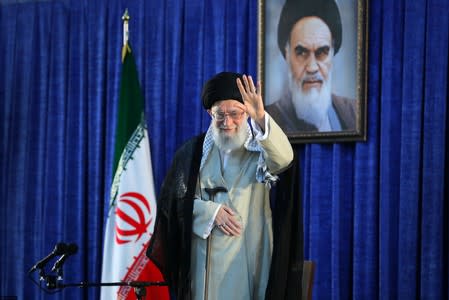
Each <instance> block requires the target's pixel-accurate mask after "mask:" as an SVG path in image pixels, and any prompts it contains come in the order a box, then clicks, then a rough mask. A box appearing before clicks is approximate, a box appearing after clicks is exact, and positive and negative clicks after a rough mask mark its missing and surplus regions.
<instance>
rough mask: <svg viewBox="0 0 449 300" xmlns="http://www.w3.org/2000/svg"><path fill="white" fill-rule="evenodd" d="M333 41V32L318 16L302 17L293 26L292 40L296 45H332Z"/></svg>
mask: <svg viewBox="0 0 449 300" xmlns="http://www.w3.org/2000/svg"><path fill="white" fill-rule="evenodd" d="M331 41H332V34H331V31H330V29H329V27H328V26H327V24H326V23H324V21H323V20H321V19H320V18H318V17H305V18H302V19H300V20H299V21H298V22H296V23H295V25H294V26H293V28H292V31H291V35H290V42H291V44H292V46H294V47H296V46H297V45H298V44H300V45H301V46H303V47H311V46H317V47H321V46H324V45H328V46H331Z"/></svg>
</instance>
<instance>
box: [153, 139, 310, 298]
mask: <svg viewBox="0 0 449 300" xmlns="http://www.w3.org/2000/svg"><path fill="white" fill-rule="evenodd" d="M204 136H205V135H204V134H202V135H200V136H197V137H195V138H193V139H191V140H189V141H187V142H186V143H185V144H184V145H182V146H181V147H180V148H179V150H178V151H177V152H176V154H175V157H174V159H173V162H172V166H171V168H170V169H169V171H168V173H167V175H166V177H165V179H164V182H163V184H162V187H161V192H160V196H159V198H158V203H157V218H156V225H155V228H154V233H153V236H152V238H151V241H150V245H149V247H148V249H147V256H148V257H149V258H150V259H151V260H152V261H153V262H154V263H155V264H156V266H157V267H158V268H159V269H160V271H161V272H162V274H163V275H164V279H165V280H166V281H167V283H168V285H169V288H170V292H171V293H172V294H174V295H176V299H177V300H184V299H185V300H190V299H191V298H192V297H191V270H190V254H191V238H192V213H193V199H194V196H195V188H196V184H197V180H198V173H199V168H200V163H201V155H202V149H203V141H204ZM292 165H293V166H292V167H290V168H289V169H288V170H286V171H285V172H284V173H282V174H281V175H280V181H279V182H278V183H277V185H276V187H275V188H274V190H273V191H272V193H273V196H274V197H273V198H274V199H275V201H272V211H273V256H272V260H271V268H270V275H269V281H268V286H267V290H266V294H265V299H267V300H268V299H273V300H274V299H276V300H278V299H292V300H293V299H295V300H297V299H300V298H301V279H302V264H303V226H302V210H301V207H302V205H301V198H300V193H299V188H298V186H299V180H298V179H299V172H298V168H299V166H298V162H297V159H296V157H295V159H294V160H293V162H292ZM273 198H272V199H273ZM248 300H250V299H248Z"/></svg>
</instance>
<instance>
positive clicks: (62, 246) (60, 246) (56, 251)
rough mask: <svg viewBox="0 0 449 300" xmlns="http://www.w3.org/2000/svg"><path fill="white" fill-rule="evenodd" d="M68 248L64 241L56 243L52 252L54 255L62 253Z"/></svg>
mask: <svg viewBox="0 0 449 300" xmlns="http://www.w3.org/2000/svg"><path fill="white" fill-rule="evenodd" d="M67 249H68V246H67V244H66V243H57V244H56V246H55V249H53V252H52V253H53V254H54V255H62V254H64V253H66V251H67Z"/></svg>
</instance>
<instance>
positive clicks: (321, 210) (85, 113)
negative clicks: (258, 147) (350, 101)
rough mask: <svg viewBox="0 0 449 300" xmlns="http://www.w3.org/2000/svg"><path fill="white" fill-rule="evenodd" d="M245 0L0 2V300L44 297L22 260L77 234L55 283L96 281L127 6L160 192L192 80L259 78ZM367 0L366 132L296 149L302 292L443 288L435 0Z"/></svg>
mask: <svg viewBox="0 0 449 300" xmlns="http://www.w3.org/2000/svg"><path fill="white" fill-rule="evenodd" d="M265 1H270V0H265ZM337 2H338V1H337ZM258 7H259V6H258V1H257V0H243V1H234V0H232V1H228V0H226V1H225V0H220V1H208V0H194V1H192V0H189V1H188V0H182V1H175V0H169V1H122V0H120V1H117V0H109V1H105V0H99V1H88V0H76V1H75V0H59V1H58V0H56V1H38V0H36V1H32V0H29V1H1V2H0V28H2V30H1V31H0V41H1V42H0V53H2V55H1V56H0V65H1V68H0V118H1V119H2V121H1V122H0V139H1V140H2V143H1V144H0V196H1V199H0V241H1V242H0V246H1V247H0V266H1V268H0V298H1V297H2V296H17V297H18V299H46V298H47V296H46V295H45V293H44V292H42V291H41V290H40V289H39V288H38V287H37V286H36V285H34V284H33V282H32V280H31V279H30V278H29V276H28V275H27V272H28V270H29V269H30V268H31V266H33V264H34V263H36V262H37V261H38V260H39V259H41V258H42V257H44V256H46V255H47V254H48V253H49V252H50V251H51V250H52V249H53V248H54V246H55V244H56V243H58V242H66V243H71V242H73V243H77V244H78V246H79V251H78V253H77V254H76V255H73V256H71V257H70V258H69V259H68V260H67V261H66V263H65V265H64V283H76V282H81V281H88V282H98V281H100V277H101V274H100V272H101V261H102V259H101V257H102V249H103V239H104V233H103V231H104V224H105V221H106V213H107V210H108V201H109V190H110V185H111V183H112V170H111V166H112V160H113V151H114V149H113V145H114V141H115V137H114V136H113V134H114V132H115V131H114V129H115V125H116V115H117V108H116V107H117V101H118V87H119V79H120V65H121V61H120V59H121V53H120V52H121V46H122V20H121V17H122V15H123V13H124V11H125V8H128V11H129V14H130V16H131V20H130V23H129V24H130V42H131V43H132V45H133V51H134V57H135V58H136V64H137V68H138V74H139V75H140V82H141V85H142V89H143V92H144V98H145V112H146V116H147V123H148V130H149V137H150V143H151V149H152V156H153V157H152V162H153V168H154V176H155V186H156V192H158V191H159V187H160V184H161V182H162V180H163V178H164V175H165V173H166V170H167V169H168V167H169V164H170V162H171V159H172V157H173V154H174V152H175V150H176V148H177V147H178V146H179V145H180V144H181V143H182V142H183V141H185V140H186V139H188V138H189V137H192V136H194V135H197V134H199V133H201V132H202V131H204V130H206V129H207V127H208V125H209V122H210V119H209V116H208V115H207V113H206V112H205V111H204V110H203V108H202V105H201V101H200V93H201V88H202V85H203V83H204V82H205V81H206V80H207V79H208V78H209V77H210V76H212V75H213V74H215V73H217V72H220V71H223V70H228V71H237V72H243V73H248V74H250V75H252V76H253V77H254V78H257V51H258V49H257V48H258V44H257V42H258V41H257V30H258V20H257V10H258ZM368 8H369V43H368V54H369V57H368V61H367V66H368V67H367V70H368V93H367V112H368V114H367V123H368V132H367V141H366V142H358V143H339V144H334V143H328V144H307V145H301V144H298V145H294V148H295V151H296V152H297V154H298V157H299V158H300V165H301V170H300V174H301V175H300V178H301V180H300V181H298V182H297V184H299V185H301V189H300V190H301V191H302V205H303V213H304V215H303V216H304V253H305V257H306V259H310V260H313V261H314V262H315V263H316V274H315V282H314V292H313V294H314V299H447V298H448V297H449V288H448V286H449V279H448V278H449V265H448V264H449V263H448V261H449V221H448V220H449V203H448V200H449V188H448V186H449V154H448V153H449V150H448V142H449V140H448V139H449V133H448V131H449V121H448V113H449V107H448V89H447V86H448V83H449V80H448V71H449V65H448V54H449V53H448V50H447V49H448V46H449V16H447V13H446V12H447V11H449V2H448V1H446V0H426V1H425V0H422V1H414V0H400V1H385V0H384V1H369V5H368ZM110 263H114V262H110ZM48 267H51V264H49V266H48ZM31 278H33V279H34V280H38V274H36V273H33V274H31ZM98 296H99V289H97V288H86V289H75V288H66V289H64V290H63V291H62V292H61V293H59V294H56V295H52V296H49V297H51V298H52V299H98Z"/></svg>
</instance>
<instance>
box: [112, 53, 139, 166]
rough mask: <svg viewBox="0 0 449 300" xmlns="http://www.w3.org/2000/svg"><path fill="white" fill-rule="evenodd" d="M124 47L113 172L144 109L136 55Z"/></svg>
mask: <svg viewBox="0 0 449 300" xmlns="http://www.w3.org/2000/svg"><path fill="white" fill-rule="evenodd" d="M124 47H125V48H126V49H125V51H126V52H125V57H124V59H123V65H122V76H121V82H120V99H119V106H118V119H117V129H116V140H115V149H114V165H113V167H114V168H113V174H115V173H116V172H117V166H118V164H119V160H120V156H121V155H122V153H123V151H124V150H125V147H126V144H127V143H128V141H129V140H130V138H131V136H132V134H133V132H134V131H135V130H136V128H137V127H138V126H139V124H140V122H141V121H142V115H143V111H144V102H143V95H142V91H141V89H140V84H139V78H138V75H137V68H136V63H135V60H134V56H133V54H132V52H131V47H130V46H129V45H126V46H124Z"/></svg>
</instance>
